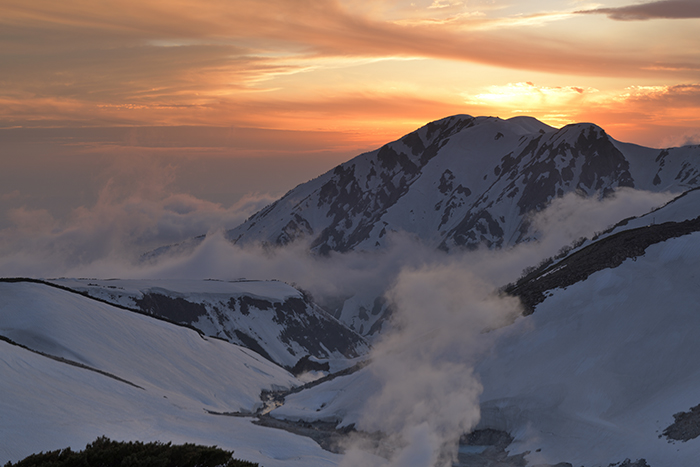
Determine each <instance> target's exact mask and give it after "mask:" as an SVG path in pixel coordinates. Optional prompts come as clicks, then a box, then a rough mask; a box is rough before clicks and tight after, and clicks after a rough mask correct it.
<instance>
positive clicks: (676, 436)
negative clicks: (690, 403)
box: [663, 405, 700, 441]
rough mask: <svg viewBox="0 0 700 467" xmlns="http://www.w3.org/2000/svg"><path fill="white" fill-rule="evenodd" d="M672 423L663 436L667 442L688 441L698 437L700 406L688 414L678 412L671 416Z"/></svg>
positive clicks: (699, 432)
mask: <svg viewBox="0 0 700 467" xmlns="http://www.w3.org/2000/svg"><path fill="white" fill-rule="evenodd" d="M673 418H674V420H675V421H674V422H673V423H672V424H671V425H669V426H668V428H666V429H665V430H664V432H663V435H664V436H665V437H666V438H668V439H669V440H676V441H688V440H691V439H695V438H697V437H698V436H700V405H696V406H695V407H693V408H691V409H690V410H689V411H688V412H678V413H677V414H674V415H673Z"/></svg>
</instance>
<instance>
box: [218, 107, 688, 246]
mask: <svg viewBox="0 0 700 467" xmlns="http://www.w3.org/2000/svg"><path fill="white" fill-rule="evenodd" d="M698 154H700V150H699V149H698V148H695V147H692V146H686V147H682V148H669V149H665V150H658V151H657V150H653V149H650V148H643V147H640V146H633V145H628V144H626V143H619V142H617V141H615V140H614V139H612V138H611V137H610V136H609V135H608V134H607V133H606V132H605V130H604V129H602V128H601V127H599V126H597V125H595V124H592V123H575V124H571V125H567V126H565V127H563V128H561V129H555V128H552V127H549V126H547V125H545V124H544V123H542V122H539V121H538V120H536V119H534V118H531V117H515V118H513V119H509V120H501V119H499V118H496V117H471V116H469V115H458V116H452V117H447V118H444V119H441V120H437V121H435V122H431V123H428V124H427V125H425V126H423V127H421V128H419V129H418V130H416V131H414V132H411V133H409V134H407V135H405V136H404V137H402V138H400V139H398V140H396V141H394V142H392V143H388V144H386V145H384V146H382V147H381V148H379V149H377V150H375V151H371V152H368V153H364V154H361V155H359V156H357V157H355V158H353V159H351V160H350V161H347V162H345V163H343V164H340V165H338V166H337V167H335V168H334V169H332V170H331V171H328V172H326V173H325V174H323V175H321V176H319V177H317V178H315V179H313V180H311V181H309V182H307V183H304V184H301V185H299V186H297V187H296V188H294V189H293V190H290V191H289V192H288V193H287V194H286V195H285V196H283V197H282V198H280V199H279V200H277V201H276V202H275V203H272V204H270V205H269V206H267V207H266V208H264V209H262V210H261V211H259V212H258V213H256V214H254V215H253V216H251V217H250V218H249V219H248V220H247V221H246V222H244V223H243V224H241V225H240V226H238V227H236V228H234V229H231V230H229V231H227V233H226V236H227V238H228V239H229V240H231V241H232V242H234V243H239V244H245V243H250V242H260V243H263V244H269V245H285V244H287V243H290V242H293V241H295V240H298V239H301V238H307V239H308V240H309V242H310V248H311V249H312V250H313V251H317V252H319V253H321V254H327V253H329V252H330V251H338V252H346V251H350V250H356V249H361V250H374V249H377V248H381V247H383V246H385V245H386V236H387V234H388V232H390V231H404V232H408V233H411V234H415V235H417V236H418V237H419V238H421V239H422V240H424V241H426V242H428V243H430V244H434V245H435V246H437V247H439V248H442V249H444V250H449V249H452V248H462V247H464V248H468V249H473V248H477V247H478V246H480V245H486V246H488V247H491V248H494V247H496V248H497V247H504V246H512V245H514V244H517V243H519V242H522V241H528V240H529V239H531V237H532V234H533V233H532V232H530V231H529V224H528V220H527V215H528V214H529V213H531V212H537V211H539V210H541V209H542V208H544V207H545V206H546V205H547V204H548V203H549V202H550V201H551V200H552V199H554V198H556V197H560V196H563V195H564V194H566V193H568V192H571V191H578V192H580V193H582V194H584V195H586V196H596V195H597V196H601V197H605V196H608V195H609V194H611V193H612V192H614V190H615V189H617V188H619V187H632V188H638V189H645V190H650V191H668V190H671V191H677V192H680V191H683V190H685V189H687V188H692V187H694V186H697V185H698V183H699V182H700V162H698V161H697V160H692V159H698V158H694V157H692V156H696V155H698ZM674 177H675V178H674Z"/></svg>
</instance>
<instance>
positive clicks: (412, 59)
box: [0, 0, 700, 208]
mask: <svg viewBox="0 0 700 467" xmlns="http://www.w3.org/2000/svg"><path fill="white" fill-rule="evenodd" d="M0 12H1V14H0V65H1V66H0V84H1V85H0V164H2V165H4V167H5V168H7V167H9V166H10V165H12V164H14V165H19V166H21V165H22V163H21V161H19V159H22V160H31V161H33V162H31V164H30V165H31V167H35V166H36V164H39V165H41V162H38V161H42V160H45V159H41V157H42V155H44V156H45V157H53V158H54V159H52V162H51V163H49V165H51V164H56V165H57V166H61V167H63V165H61V164H63V162H62V161H65V164H68V165H70V164H73V163H75V164H79V163H78V162H76V161H77V160H78V159H79V158H80V157H88V155H93V156H94V157H97V156H99V157H101V158H103V159H105V160H106V159H109V157H115V156H117V155H120V157H121V156H123V155H129V154H134V153H136V154H139V155H153V157H156V156H157V157H161V158H165V159H163V160H166V159H167V158H168V157H171V158H172V160H176V159H177V157H184V158H203V157H207V156H210V157H219V158H221V157H224V158H226V159H227V160H228V161H229V162H230V160H232V159H236V158H238V160H240V161H247V162H245V163H243V162H241V165H240V167H247V166H246V165H245V164H253V162H251V161H254V160H256V159H258V158H268V161H272V160H274V161H280V160H289V158H291V159H293V160H298V161H302V162H300V164H301V165H304V164H306V165H305V167H307V166H308V169H309V170H308V171H307V172H303V173H302V172H299V171H297V172H298V173H297V172H294V171H293V170H292V171H290V172H289V174H290V175H289V177H290V178H289V183H288V184H291V185H292V186H293V184H296V183H299V182H302V181H304V180H305V179H307V178H310V177H312V176H314V175H317V174H318V173H320V172H321V171H322V170H327V169H328V168H330V167H332V166H333V165H334V164H337V163H339V162H341V161H343V160H346V159H348V158H349V157H351V156H353V155H356V154H358V153H360V152H362V151H365V150H369V149H373V148H375V147H378V146H379V145H381V144H384V143H386V142H388V141H391V140H393V139H396V138H398V137H400V136H402V135H403V134H405V133H407V132H409V131H412V130H414V129H415V128H417V127H419V126H421V125H423V124H425V123H427V122H428V121H431V120H435V119H438V118H442V117H445V116H448V115H452V114H457V113H466V114H470V115H475V116H477V115H496V116H500V117H502V118H509V117H512V116H515V115H531V116H534V117H536V118H539V119H541V120H542V121H544V122H546V123H549V124H551V125H554V126H561V125H564V124H566V123H571V122H576V121H591V122H594V123H597V124H599V125H601V126H602V127H604V128H605V129H606V130H607V131H608V133H610V134H611V135H612V136H613V137H615V138H617V139H619V140H622V141H629V142H635V143H638V144H643V145H647V146H654V147H665V146H672V145H680V144H684V143H691V142H694V143H700V33H699V32H698V31H700V1H698V0H663V1H658V2H649V3H644V2H633V0H607V1H601V2H589V1H582V0H570V1H554V0H528V1H524V0H523V1H520V0H510V1H508V0H464V1H456V0H406V1H403V0H267V1H263V0H196V1H195V0H167V1H166V0H104V1H99V2H95V1H93V0H65V1H62V2H56V1H48V0H32V1H31V2H28V1H26V0H0ZM61 158H63V159H61ZM76 158H78V159H76ZM285 158H286V159H285ZM10 159H12V160H13V162H12V163H10ZM188 160H189V159H188ZM313 160H316V161H317V164H316V165H314V164H313V163H312V162H310V161H313ZM57 161H61V162H60V163H59V162H57ZM229 162H226V163H229ZM178 163H179V162H178ZM218 163H219V164H224V165H225V163H224V162H221V161H220V162H218ZM27 164H29V162H27ZM32 164H33V165H32ZM25 165H26V164H25ZM30 165H26V166H23V167H24V169H23V170H24V171H25V172H26V173H29V170H30ZM83 165H84V164H83ZM253 165H254V164H253ZM253 165H251V166H250V167H253ZM76 167H77V165H76ZM258 169H259V167H258ZM258 169H256V170H258ZM212 170H213V169H212ZM217 170H218V169H217ZM241 170H243V169H241ZM243 171H244V170H243ZM6 173H8V172H7V170H6ZM18 173H19V172H18ZM23 173H24V172H23ZM293 173H294V175H293ZM0 179H2V175H0ZM13 180H15V181H16V180H18V179H17V177H14V178H13ZM0 181H2V180H0ZM6 181H7V180H6ZM239 182H240V183H241V184H242V186H241V187H240V188H238V189H237V193H238V195H237V196H240V195H241V193H243V192H244V191H251V189H253V190H254V189H255V188H256V186H255V185H253V184H252V182H250V177H248V180H242V179H241V180H237V183H239ZM17 183H19V182H17ZM183 183H184V182H183ZM187 183H191V184H196V183H195V181H193V180H190V181H189V182H187ZM212 183H213V182H212ZM220 183H221V184H222V186H221V187H218V188H216V190H219V191H221V190H224V191H226V188H225V187H224V186H223V185H224V184H225V183H224V182H223V181H222V182H220ZM246 183H248V184H247V185H246ZM260 183H262V182H260ZM278 183H279V182H278ZM10 185H12V183H10V184H9V185H7V186H10ZM10 188H11V189H12V190H17V189H18V188H17V187H16V186H10ZM10 188H5V189H6V190H8V189H10ZM280 188H281V189H284V190H286V189H289V188H291V186H285V184H284V183H282V184H281V185H280ZM12 190H11V191H8V192H6V193H0V201H2V199H3V198H2V197H6V198H7V197H9V196H10V195H9V194H8V193H10V194H11V193H14V191H12ZM216 190H215V191H216ZM259 190H260V191H266V192H267V191H270V188H269V187H267V186H264V184H262V185H260V187H259ZM202 193H204V191H202ZM8 199H9V198H8ZM212 199H213V198H212ZM0 208H1V206H0Z"/></svg>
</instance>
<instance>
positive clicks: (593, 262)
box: [503, 217, 700, 315]
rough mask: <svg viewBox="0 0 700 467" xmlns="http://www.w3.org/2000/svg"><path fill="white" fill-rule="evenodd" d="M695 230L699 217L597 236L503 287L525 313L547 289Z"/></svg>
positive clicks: (610, 266)
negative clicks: (566, 254) (514, 297)
mask: <svg viewBox="0 0 700 467" xmlns="http://www.w3.org/2000/svg"><path fill="white" fill-rule="evenodd" d="M697 231H700V217H697V218H695V219H690V220H686V221H683V222H664V223H663V224H656V225H648V226H645V227H639V228H636V229H629V230H625V231H622V232H619V233H617V234H614V235H611V236H609V237H606V238H603V239H601V240H598V241H597V242H595V243H593V244H591V245H589V246H587V247H585V248H582V249H580V250H578V251H576V252H575V253H572V254H571V255H570V256H568V257H566V258H564V259H563V260H561V261H560V262H558V263H556V264H553V265H552V264H551V263H552V262H551V261H549V262H547V261H545V262H543V264H542V266H540V267H539V268H537V269H536V270H534V271H532V272H530V273H529V274H526V275H525V276H524V277H522V278H520V279H519V280H518V281H517V282H516V283H515V284H509V285H507V286H506V287H505V288H504V289H503V290H504V292H505V293H507V294H509V295H512V296H516V297H519V298H520V300H521V301H522V303H523V306H524V307H525V314H526V315H529V314H531V313H533V312H534V311H535V307H536V306H537V305H538V304H540V303H542V302H543V301H544V300H545V298H546V295H545V292H547V291H548V290H552V289H556V288H564V287H568V286H570V285H573V284H575V283H577V282H580V281H582V280H585V279H586V278H587V277H588V276H590V275H591V274H593V273H594V272H597V271H600V270H602V269H606V268H616V267H618V266H619V265H621V264H622V263H623V262H624V261H625V260H627V259H634V258H636V257H638V256H641V255H643V254H644V252H645V251H646V249H647V248H648V247H649V246H651V245H654V244H656V243H660V242H663V241H666V240H668V239H671V238H675V237H681V236H683V235H688V234H691V233H693V232H697Z"/></svg>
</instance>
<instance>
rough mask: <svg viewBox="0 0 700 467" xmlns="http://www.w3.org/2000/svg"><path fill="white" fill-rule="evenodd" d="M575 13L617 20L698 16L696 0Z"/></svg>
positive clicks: (642, 4)
mask: <svg viewBox="0 0 700 467" xmlns="http://www.w3.org/2000/svg"><path fill="white" fill-rule="evenodd" d="M577 13H584V14H603V15H607V16H608V18H610V19H614V20H617V21H639V20H649V19H688V18H700V1H698V0H661V1H658V2H650V3H641V4H639V5H628V6H623V7H618V8H596V9H594V10H582V11H577Z"/></svg>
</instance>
